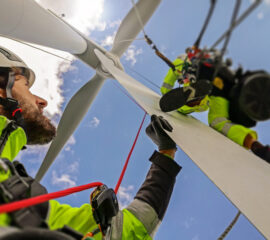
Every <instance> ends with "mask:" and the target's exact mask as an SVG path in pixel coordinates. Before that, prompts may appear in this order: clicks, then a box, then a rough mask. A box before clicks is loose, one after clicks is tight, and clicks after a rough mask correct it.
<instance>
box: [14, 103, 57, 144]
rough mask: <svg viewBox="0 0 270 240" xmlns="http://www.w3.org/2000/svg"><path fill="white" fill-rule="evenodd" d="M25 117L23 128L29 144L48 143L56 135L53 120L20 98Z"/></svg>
mask: <svg viewBox="0 0 270 240" xmlns="http://www.w3.org/2000/svg"><path fill="white" fill-rule="evenodd" d="M18 101H19V105H20V107H21V108H22V116H23V118H24V125H23V129H24V131H25V133H26V136H27V144H28V145H34V144H40V145H42V144H47V143H49V142H50V141H52V139H53V138H54V137H55V135H56V128H55V126H54V125H53V124H52V123H51V121H50V120H49V119H48V118H47V117H46V116H44V115H43V114H42V113H41V112H40V111H39V110H38V109H36V108H34V107H33V106H32V105H30V104H27V103H26V102H25V101H24V100H23V99H18Z"/></svg>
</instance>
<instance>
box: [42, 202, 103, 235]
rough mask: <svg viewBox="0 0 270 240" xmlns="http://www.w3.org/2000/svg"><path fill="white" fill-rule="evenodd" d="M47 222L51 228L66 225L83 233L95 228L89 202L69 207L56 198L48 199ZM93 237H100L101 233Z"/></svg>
mask: <svg viewBox="0 0 270 240" xmlns="http://www.w3.org/2000/svg"><path fill="white" fill-rule="evenodd" d="M47 223H48V225H49V228H50V229H51V230H55V229H59V228H62V227H64V226H65V225H66V226H68V227H71V228H73V229H74V230H76V231H78V232H80V233H81V234H83V235H84V234H86V233H88V232H90V231H93V230H94V229H95V228H97V224H96V222H95V220H94V218H93V214H92V207H91V205H90V204H83V205H82V206H81V207H71V206H70V205H68V204H60V203H59V202H58V201H56V200H51V201H50V207H49V212H48V216H47ZM95 239H96V240H98V239H101V234H100V233H99V234H98V235H97V236H95Z"/></svg>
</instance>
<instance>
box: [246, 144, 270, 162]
mask: <svg viewBox="0 0 270 240" xmlns="http://www.w3.org/2000/svg"><path fill="white" fill-rule="evenodd" d="M254 145H255V144H254ZM251 150H252V152H253V153H254V154H255V155H257V156H258V157H260V158H262V159H264V160H265V161H266V162H268V163H270V147H269V146H268V145H266V146H262V147H257V148H256V147H253V145H252V147H251Z"/></svg>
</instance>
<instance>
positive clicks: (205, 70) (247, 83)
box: [160, 49, 270, 163]
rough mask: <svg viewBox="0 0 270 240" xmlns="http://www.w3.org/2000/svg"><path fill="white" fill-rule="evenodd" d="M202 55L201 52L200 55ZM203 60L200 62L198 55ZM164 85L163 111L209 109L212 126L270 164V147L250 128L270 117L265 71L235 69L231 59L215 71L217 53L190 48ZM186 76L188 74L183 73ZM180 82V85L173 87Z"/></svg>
mask: <svg viewBox="0 0 270 240" xmlns="http://www.w3.org/2000/svg"><path fill="white" fill-rule="evenodd" d="M199 54H202V55H199ZM198 56H200V57H201V59H202V60H201V61H197V62H196V60H198V58H196V57H198ZM173 64H174V65H175V69H174V70H173V69H172V68H170V69H169V71H168V73H167V75H166V76H165V78H164V81H163V85H162V86H161V93H162V94H163V97H162V98H161V100H160V107H161V110H163V111H164V112H169V111H172V110H176V109H177V111H178V112H180V113H182V114H189V113H192V112H203V111H206V110H208V109H209V113H208V123H209V125H210V126H211V127H212V128H213V129H215V130H217V131H218V132H220V133H222V134H223V135H225V136H227V137H228V138H229V139H231V140H232V141H234V142H235V143H237V144H239V145H241V146H243V147H245V148H246V149H251V151H252V152H253V153H254V154H256V155H257V156H259V157H260V158H262V159H264V160H266V161H267V162H268V163H270V148H269V146H268V145H267V146H264V145H262V144H261V143H260V142H259V141H258V136H257V133H256V132H255V131H254V130H252V129H250V128H251V127H254V126H255V125H256V123H257V121H265V120H268V119H270V94H269V92H270V75H269V74H268V73H266V72H265V71H246V72H244V73H243V71H242V68H239V69H238V70H236V71H232V70H231V69H230V68H229V66H230V65H231V61H230V60H229V59H228V60H227V61H226V62H222V63H221V64H220V66H219V70H218V71H217V72H216V68H215V67H216V65H215V59H214V54H213V55H212V54H209V52H206V53H203V52H197V55H196V54H194V49H193V50H192V49H188V50H187V54H182V55H180V56H179V57H178V58H177V59H176V60H175V61H174V62H173ZM183 75H185V76H183ZM176 81H178V82H179V84H181V85H180V86H179V88H175V89H174V85H175V82H176Z"/></svg>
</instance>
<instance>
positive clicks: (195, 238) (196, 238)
mask: <svg viewBox="0 0 270 240" xmlns="http://www.w3.org/2000/svg"><path fill="white" fill-rule="evenodd" d="M191 240H199V235H198V234H197V235H195V236H194V237H193V238H192V239H191Z"/></svg>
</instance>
